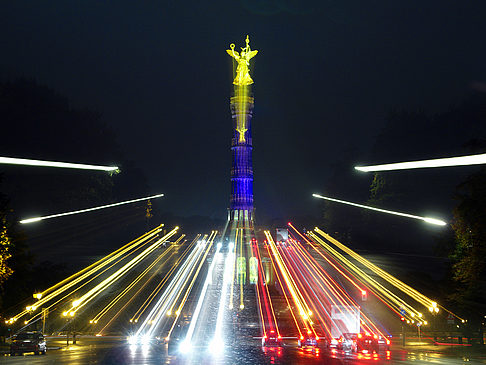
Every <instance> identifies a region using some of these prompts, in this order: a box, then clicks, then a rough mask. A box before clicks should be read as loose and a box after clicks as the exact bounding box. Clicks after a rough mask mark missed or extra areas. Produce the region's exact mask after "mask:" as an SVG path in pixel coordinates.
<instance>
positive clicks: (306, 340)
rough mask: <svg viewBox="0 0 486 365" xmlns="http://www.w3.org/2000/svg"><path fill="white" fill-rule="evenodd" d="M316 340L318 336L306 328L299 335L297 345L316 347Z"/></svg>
mask: <svg viewBox="0 0 486 365" xmlns="http://www.w3.org/2000/svg"><path fill="white" fill-rule="evenodd" d="M317 341H319V337H318V336H316V335H315V334H314V333H313V332H312V331H310V330H306V331H304V332H302V334H301V335H300V337H299V340H298V344H299V347H318V346H319V343H318V342H317Z"/></svg>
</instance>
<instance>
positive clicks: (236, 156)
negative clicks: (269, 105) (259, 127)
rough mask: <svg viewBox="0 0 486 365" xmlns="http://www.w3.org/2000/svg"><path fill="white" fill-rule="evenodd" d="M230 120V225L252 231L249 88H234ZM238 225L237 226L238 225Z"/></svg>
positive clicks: (245, 86)
mask: <svg viewBox="0 0 486 365" xmlns="http://www.w3.org/2000/svg"><path fill="white" fill-rule="evenodd" d="M230 108H231V116H232V119H233V138H232V140H231V151H232V156H233V164H232V168H231V199H230V209H229V219H230V220H231V221H233V222H241V226H243V222H248V224H249V226H250V227H253V215H254V208H253V163H252V158H251V153H252V149H253V147H252V138H251V117H252V113H253V97H252V96H251V86H250V85H234V96H232V97H231V99H230ZM238 225H240V224H238Z"/></svg>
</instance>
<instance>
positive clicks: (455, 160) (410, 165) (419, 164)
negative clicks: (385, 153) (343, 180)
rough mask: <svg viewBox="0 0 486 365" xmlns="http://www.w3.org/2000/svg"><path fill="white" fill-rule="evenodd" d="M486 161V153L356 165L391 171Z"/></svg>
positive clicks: (365, 170) (364, 169) (477, 163)
mask: <svg viewBox="0 0 486 365" xmlns="http://www.w3.org/2000/svg"><path fill="white" fill-rule="evenodd" d="M485 163H486V153H482V154H480V155H470V156H459V157H448V158H436V159H432V160H420V161H409V162H397V163H389V164H383V165H373V166H355V167H354V168H355V169H356V170H359V171H364V172H371V171H390V170H407V169H424V168H430V167H446V166H467V165H481V164H485Z"/></svg>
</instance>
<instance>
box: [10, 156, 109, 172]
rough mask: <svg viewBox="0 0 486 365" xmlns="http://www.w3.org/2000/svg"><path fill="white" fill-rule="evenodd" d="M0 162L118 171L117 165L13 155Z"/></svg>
mask: <svg viewBox="0 0 486 365" xmlns="http://www.w3.org/2000/svg"><path fill="white" fill-rule="evenodd" d="M0 164H6V165H24V166H40V167H60V168H65V169H79V170H96V171H111V172H117V171H119V169H118V167H117V166H101V165H86V164H82V163H70V162H56V161H44V160H32V159H28V158H15V157H0Z"/></svg>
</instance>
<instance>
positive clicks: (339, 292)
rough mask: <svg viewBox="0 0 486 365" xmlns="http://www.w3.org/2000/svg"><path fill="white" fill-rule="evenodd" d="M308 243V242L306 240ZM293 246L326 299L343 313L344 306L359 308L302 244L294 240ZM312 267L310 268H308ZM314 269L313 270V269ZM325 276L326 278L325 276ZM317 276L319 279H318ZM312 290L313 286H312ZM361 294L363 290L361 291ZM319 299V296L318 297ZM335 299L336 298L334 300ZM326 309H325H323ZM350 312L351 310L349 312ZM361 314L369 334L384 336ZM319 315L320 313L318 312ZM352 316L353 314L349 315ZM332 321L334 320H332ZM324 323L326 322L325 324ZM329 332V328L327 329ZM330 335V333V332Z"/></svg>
mask: <svg viewBox="0 0 486 365" xmlns="http://www.w3.org/2000/svg"><path fill="white" fill-rule="evenodd" d="M306 241H307V240H306ZM291 244H292V246H293V247H294V248H295V250H297V251H294V254H297V253H298V254H299V255H298V256H299V257H300V260H301V261H302V263H303V264H304V266H306V270H307V271H309V273H310V274H311V275H312V276H313V277H314V279H315V283H316V284H317V285H318V286H319V287H320V288H321V290H323V292H326V293H327V295H326V298H327V299H330V300H331V301H332V302H333V304H334V305H335V306H337V308H338V309H339V311H341V312H342V310H341V308H340V307H339V306H340V305H341V306H344V308H348V306H355V307H359V305H358V304H357V303H356V301H355V300H354V299H353V298H351V297H350V296H349V295H348V294H347V293H346V291H344V290H343V289H342V288H341V286H340V285H339V284H338V283H336V281H335V280H334V279H333V278H332V277H331V276H330V275H329V274H328V273H327V272H326V271H325V270H324V269H323V268H322V267H321V266H320V265H319V264H318V263H317V262H316V261H315V259H314V258H313V257H312V256H311V255H310V254H309V253H308V252H307V251H305V250H304V248H303V247H302V244H300V243H299V242H297V241H294V240H292V241H291ZM308 265H310V266H308ZM311 268H312V269H311ZM322 274H324V275H325V276H323V275H322ZM316 275H317V277H316ZM318 278H320V279H321V280H322V281H323V282H324V283H325V284H326V286H325V287H326V288H328V289H329V290H330V292H327V290H326V289H325V287H323V286H322V284H321V282H320V281H319V280H318ZM310 288H311V289H312V286H310ZM359 292H360V293H361V290H360V291H359ZM316 297H317V298H318V296H317V295H316ZM333 298H336V300H334V299H333ZM317 308H319V307H317ZM322 308H324V307H322ZM348 312H349V310H348ZM360 312H361V317H362V318H364V323H362V326H363V327H364V328H365V329H366V330H367V331H368V332H373V333H379V334H381V335H382V336H383V333H382V332H381V331H380V330H379V329H378V328H377V327H376V325H375V324H374V323H373V322H372V321H370V320H369V319H368V317H367V316H366V315H365V314H364V313H363V312H362V311H360ZM317 313H319V311H317ZM349 314H352V313H349ZM326 315H327V317H330V316H329V313H328V312H327V313H326ZM330 320H331V321H332V319H331V318H330ZM323 323H324V322H323ZM326 329H327V330H328V328H327V327H326ZM329 334H330V332H329Z"/></svg>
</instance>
